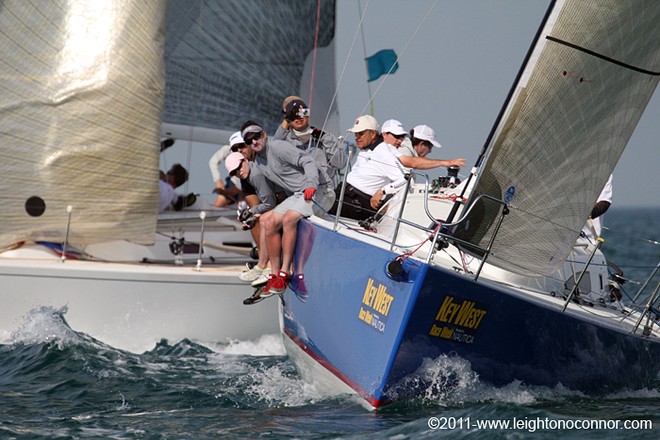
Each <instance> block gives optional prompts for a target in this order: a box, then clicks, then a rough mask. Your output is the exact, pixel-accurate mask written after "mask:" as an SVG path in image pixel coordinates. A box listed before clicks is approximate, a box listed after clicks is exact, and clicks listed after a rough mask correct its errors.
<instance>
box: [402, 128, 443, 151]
mask: <svg viewBox="0 0 660 440" xmlns="http://www.w3.org/2000/svg"><path fill="white" fill-rule="evenodd" d="M433 147H436V148H440V147H442V145H440V142H438V141H437V140H436V139H435V131H433V129H432V128H431V127H429V126H428V125H417V126H415V128H413V129H411V130H410V137H408V138H406V139H405V140H404V141H403V143H402V144H401V148H400V149H399V157H401V156H412V157H426V156H428V155H429V154H430V153H431V149H432V148H433Z"/></svg>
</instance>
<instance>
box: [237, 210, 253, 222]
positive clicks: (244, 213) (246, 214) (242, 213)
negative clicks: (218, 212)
mask: <svg viewBox="0 0 660 440" xmlns="http://www.w3.org/2000/svg"><path fill="white" fill-rule="evenodd" d="M236 214H237V215H238V221H239V222H244V221H246V220H247V219H248V218H250V217H252V213H251V212H250V209H249V208H246V209H239V210H238V211H236Z"/></svg>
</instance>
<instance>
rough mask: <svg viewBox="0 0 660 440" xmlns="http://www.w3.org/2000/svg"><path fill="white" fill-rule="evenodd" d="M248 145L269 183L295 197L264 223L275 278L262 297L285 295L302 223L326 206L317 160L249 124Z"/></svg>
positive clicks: (245, 134) (243, 130)
mask: <svg viewBox="0 0 660 440" xmlns="http://www.w3.org/2000/svg"><path fill="white" fill-rule="evenodd" d="M241 135H242V136H243V139H244V141H245V144H246V145H248V146H249V147H250V148H252V149H253V150H254V151H255V153H257V154H256V155H255V159H254V166H255V167H256V168H257V169H259V170H260V171H261V172H262V173H263V174H264V176H266V178H267V179H268V180H270V181H271V182H272V183H274V184H275V185H277V186H279V187H280V188H283V189H284V190H286V191H288V193H289V194H291V195H290V196H289V197H288V198H286V199H285V200H284V201H283V202H282V203H280V204H279V205H277V206H276V207H275V208H274V209H273V210H272V211H270V212H269V213H268V215H266V216H263V217H262V218H261V219H260V223H261V227H262V228H263V229H264V233H265V239H266V248H267V250H268V255H269V257H270V265H271V274H270V275H269V280H268V283H267V284H266V286H265V287H264V288H263V290H262V294H261V296H268V295H272V294H275V293H277V294H280V293H283V292H284V291H285V290H286V288H287V287H288V285H289V283H290V282H291V269H292V263H293V254H294V252H295V249H296V240H297V233H298V230H297V228H298V222H299V221H300V219H301V218H303V217H310V216H311V215H313V210H312V205H313V204H314V203H318V204H319V205H321V206H323V204H324V200H322V197H323V194H325V193H326V191H319V194H320V197H319V199H316V198H315V194H317V189H318V187H319V172H318V168H317V167H316V164H315V162H314V160H312V158H311V157H310V156H309V155H306V154H304V153H303V152H302V151H300V150H299V149H298V148H296V147H295V146H294V145H293V144H291V143H289V142H287V141H283V140H278V139H269V138H268V136H267V135H266V132H265V131H264V129H263V128H262V127H261V126H260V125H258V124H254V123H252V121H249V122H248V123H246V124H243V127H241Z"/></svg>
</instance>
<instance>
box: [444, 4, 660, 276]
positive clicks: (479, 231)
mask: <svg viewBox="0 0 660 440" xmlns="http://www.w3.org/2000/svg"><path fill="white" fill-rule="evenodd" d="M658 23H660V2H657V1H645V0H627V1H621V0H609V1H606V0H593V1H588V0H575V1H574V0H568V1H559V2H557V4H556V5H555V6H554V8H553V9H552V10H551V13H550V14H549V16H548V19H547V21H546V23H545V26H544V27H543V28H542V31H541V33H540V37H539V39H538V40H537V42H536V44H535V46H534V48H533V51H532V52H531V56H530V57H529V61H528V63H527V65H526V67H525V69H524V70H523V72H522V75H521V76H520V78H519V81H518V83H517V84H516V87H515V89H514V90H513V93H512V95H511V96H512V97H511V99H510V100H509V102H508V103H507V104H506V105H507V106H506V109H505V111H504V112H503V118H501V120H500V121H499V125H497V127H496V129H495V131H494V136H492V138H491V143H490V144H489V145H488V146H487V150H486V151H487V153H486V158H485V161H484V164H483V166H482V167H481V169H480V170H479V173H478V176H477V179H478V180H477V182H476V184H475V188H474V191H473V192H472V193H471V196H470V200H469V202H468V203H472V202H473V201H474V200H475V199H476V198H477V196H479V195H482V194H486V195H490V196H492V197H494V198H496V199H500V200H504V201H506V202H508V203H510V208H511V209H510V213H509V214H508V215H507V216H506V217H505V219H504V222H503V225H502V228H501V229H500V231H499V233H498V234H497V237H496V239H495V241H494V244H493V248H492V255H491V256H489V259H488V261H489V262H490V263H492V264H495V265H497V266H499V267H501V268H504V269H507V270H511V271H513V272H517V273H521V274H527V275H532V276H534V275H549V274H551V273H552V272H553V271H554V270H556V269H557V267H558V266H559V265H560V264H561V263H562V262H563V261H564V260H565V259H566V257H567V256H568V254H569V252H570V250H571V248H572V246H573V244H574V243H575V241H576V239H577V237H578V234H579V232H580V230H581V228H582V226H583V225H584V223H585V221H586V219H587V217H588V216H589V213H590V211H591V209H592V207H593V205H594V203H595V201H596V198H597V197H598V195H599V193H600V191H601V189H602V187H603V185H604V183H605V181H606V180H607V178H608V176H609V175H610V173H612V170H613V169H614V166H615V165H616V163H617V161H618V160H619V157H620V156H621V154H622V153H623V151H624V148H625V146H626V143H627V142H628V140H629V138H630V136H631V134H632V132H633V130H634V128H635V126H636V125H637V122H638V121H639V118H640V116H641V115H642V112H643V111H644V109H645V107H646V105H647V103H648V101H649V99H650V98H651V96H652V95H653V92H654V90H655V87H656V85H657V83H658V79H659V76H658V75H659V72H660V26H659V25H658ZM475 208H476V209H474V210H473V212H472V213H470V214H469V215H468V216H467V221H465V222H464V223H463V224H462V225H461V226H460V227H459V228H458V229H457V230H456V234H457V235H458V236H459V237H461V238H464V239H467V240H470V241H473V242H475V243H477V244H479V245H481V246H483V247H485V246H487V244H488V242H489V240H490V238H491V237H492V234H493V232H494V228H495V225H496V224H497V223H496V221H495V219H496V218H497V216H498V214H499V213H500V212H501V209H502V205H499V204H497V203H493V202H484V201H483V199H482V201H480V202H478V203H477V204H476V205H475Z"/></svg>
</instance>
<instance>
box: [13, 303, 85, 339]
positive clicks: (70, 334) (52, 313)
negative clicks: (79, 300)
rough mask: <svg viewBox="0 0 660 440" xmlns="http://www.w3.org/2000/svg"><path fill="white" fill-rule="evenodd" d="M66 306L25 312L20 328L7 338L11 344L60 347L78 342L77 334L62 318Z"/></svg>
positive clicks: (41, 307) (43, 307)
mask: <svg viewBox="0 0 660 440" xmlns="http://www.w3.org/2000/svg"><path fill="white" fill-rule="evenodd" d="M67 311H68V307H67V306H62V307H60V308H59V309H56V308H53V307H47V306H40V307H37V308H34V309H32V310H30V311H29V312H27V313H26V314H25V316H24V317H23V322H22V323H21V325H20V327H18V328H17V329H16V330H14V331H13V332H12V333H11V335H10V336H9V343H11V344H26V345H33V344H39V343H43V342H46V343H56V344H57V345H58V346H59V347H60V348H62V346H64V345H66V344H69V343H72V342H77V341H79V339H80V338H79V334H78V333H76V332H75V331H73V330H72V329H71V327H69V324H68V323H67V322H66V319H65V318H64V314H65V313H66V312H67Z"/></svg>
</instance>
